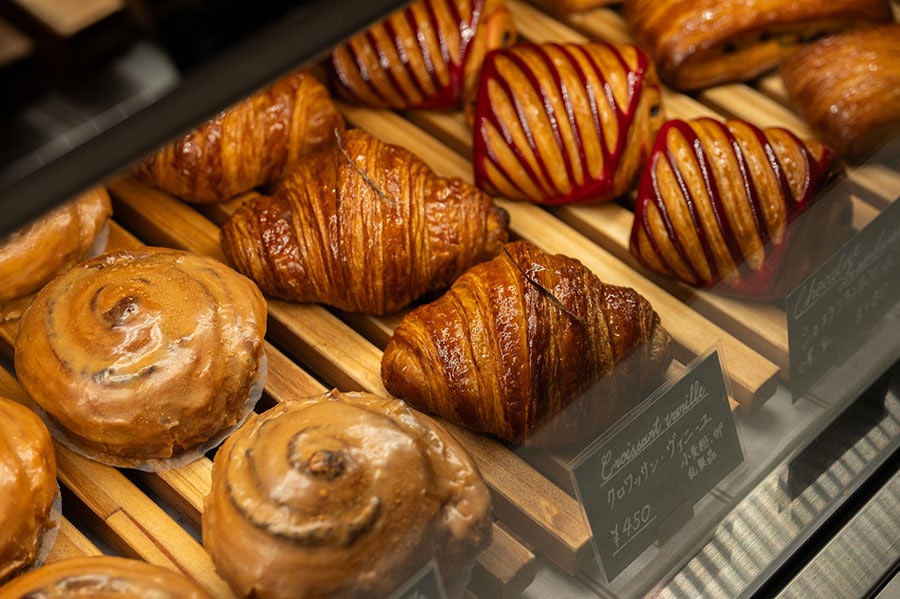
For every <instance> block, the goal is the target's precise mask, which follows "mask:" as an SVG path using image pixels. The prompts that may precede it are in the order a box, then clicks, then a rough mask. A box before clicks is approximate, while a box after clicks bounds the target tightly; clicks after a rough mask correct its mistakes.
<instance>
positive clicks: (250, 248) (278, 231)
mask: <svg viewBox="0 0 900 599" xmlns="http://www.w3.org/2000/svg"><path fill="white" fill-rule="evenodd" d="M508 224H509V217H508V214H507V213H506V211H505V210H503V209H502V208H499V207H497V206H495V205H494V203H493V201H492V200H491V198H490V197H489V196H488V195H487V194H485V193H483V192H481V191H480V190H479V189H477V188H476V187H474V186H473V185H471V184H469V183H466V182H465V181H463V180H461V179H459V178H455V177H454V178H445V177H441V176H439V175H437V174H436V173H435V172H434V171H432V170H431V168H430V167H429V166H428V165H426V164H425V163H424V162H423V161H422V160H420V159H419V158H418V157H416V156H415V155H414V154H413V153H412V152H410V151H408V150H406V149H405V148H402V147H400V146H395V145H392V144H387V143H384V142H382V141H380V140H379V139H377V138H375V137H373V136H371V135H369V134H368V133H365V132H363V131H361V130H359V129H351V130H350V131H347V132H346V134H345V135H344V136H343V137H342V139H341V141H340V143H339V144H337V145H336V146H335V147H333V148H331V149H329V150H326V151H322V152H319V153H316V154H314V155H311V156H309V157H307V159H305V160H304V161H302V162H301V163H300V164H299V165H298V166H297V168H295V169H294V170H293V171H292V172H291V174H290V176H289V177H287V178H286V179H285V180H284V181H283V182H282V183H281V184H280V185H279V186H278V188H277V189H276V190H275V192H274V193H273V194H272V195H271V196H260V197H259V198H257V199H255V200H252V201H250V202H247V203H245V204H243V205H242V206H241V207H239V208H238V209H237V210H236V211H235V212H234V213H233V214H232V216H231V218H230V219H229V220H228V221H227V222H226V223H225V225H224V226H223V227H222V231H221V243H222V249H223V250H224V251H225V254H226V255H227V256H228V258H229V259H230V260H231V262H232V264H234V265H235V267H236V268H237V270H239V271H240V272H242V273H244V274H246V275H247V276H249V277H250V278H252V279H253V280H254V281H256V282H257V284H259V286H260V287H261V288H262V290H263V291H264V292H265V293H267V294H268V295H270V296H272V297H276V298H281V299H287V300H292V301H297V302H314V303H323V304H327V305H330V306H334V307H336V308H339V309H341V310H345V311H348V312H361V313H369V314H386V313H389V312H394V311H396V310H399V309H400V308H403V307H405V306H407V305H409V304H410V303H411V302H412V301H414V300H416V299H418V298H419V297H421V296H423V295H425V294H427V293H430V292H436V291H439V290H443V289H445V288H446V287H448V286H449V285H450V283H451V282H453V279H455V278H456V277H457V276H459V275H460V274H462V273H463V271H465V269H466V268H468V267H469V266H471V265H472V264H475V263H477V262H480V261H483V260H487V259H490V258H492V257H493V256H494V255H496V253H497V252H498V251H499V249H500V246H502V245H503V243H504V242H506V240H507V237H508Z"/></svg>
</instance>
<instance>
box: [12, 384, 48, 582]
mask: <svg viewBox="0 0 900 599" xmlns="http://www.w3.org/2000/svg"><path fill="white" fill-rule="evenodd" d="M0 473H2V475H0V584H2V583H3V581H5V580H9V579H10V578H12V577H13V576H16V575H17V574H19V573H20V572H23V571H24V570H26V569H28V568H30V567H32V566H34V565H35V564H36V563H37V562H38V560H39V558H40V557H41V554H42V553H46V552H47V551H48V550H49V547H47V544H48V543H52V540H53V539H55V533H56V531H57V530H58V529H57V528H56V523H55V522H54V519H53V517H52V516H53V510H54V503H55V502H56V498H57V493H58V491H59V487H58V485H57V484H56V453H55V452H54V449H53V439H51V437H50V432H49V431H48V430H47V427H46V426H44V423H43V422H42V421H41V419H40V418H38V416H37V415H36V414H35V413H34V412H32V411H31V410H29V409H28V408H26V407H24V406H22V405H20V404H17V403H15V402H14V401H12V400H9V399H6V398H4V397H0ZM51 536H52V538H50V537H51ZM0 595H2V593H0Z"/></svg>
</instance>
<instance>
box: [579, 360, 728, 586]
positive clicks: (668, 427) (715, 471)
mask: <svg viewBox="0 0 900 599" xmlns="http://www.w3.org/2000/svg"><path fill="white" fill-rule="evenodd" d="M743 460H744V456H743V451H742V449H741V444H740V439H739V438H738V433H737V428H736V427H735V423H734V416H733V415H732V413H731V409H730V406H729V402H728V396H727V393H726V387H725V378H724V376H723V373H722V367H721V364H720V362H719V354H718V352H712V353H710V354H709V355H708V356H707V357H705V358H701V359H698V361H697V362H696V363H695V364H694V365H691V366H690V367H689V369H688V371H687V372H686V373H685V374H684V375H683V376H682V377H680V378H679V379H678V381H677V382H675V383H674V384H673V385H672V386H670V387H668V388H667V389H663V390H661V391H660V392H659V393H657V394H655V395H654V396H651V397H650V398H648V399H647V400H645V402H644V403H643V404H642V406H641V407H640V408H639V409H638V411H637V413H636V414H632V415H629V416H628V417H626V418H625V419H623V421H622V422H620V423H619V424H618V425H616V426H615V427H614V428H612V429H611V430H609V431H607V432H606V433H604V434H603V435H602V436H601V437H599V438H598V439H597V440H596V441H595V442H594V443H592V444H591V446H589V447H588V448H587V449H586V450H585V451H583V452H582V453H581V454H579V456H577V457H576V458H575V460H574V461H573V462H572V476H573V480H574V485H575V489H576V492H577V494H578V497H579V500H580V502H581V506H582V508H583V510H584V512H585V515H586V517H587V519H588V521H589V522H590V525H591V532H592V533H593V534H592V542H593V544H594V550H595V552H596V554H597V557H598V558H599V559H600V563H601V564H602V566H603V570H604V572H605V574H606V576H607V578H609V579H613V578H615V577H616V576H618V575H619V574H620V573H621V572H622V571H623V570H624V569H625V568H626V567H628V565H629V564H630V563H631V562H633V561H634V560H635V559H637V557H639V556H640V555H641V554H642V553H643V552H644V551H645V550H646V549H647V548H648V547H649V546H650V545H651V544H653V543H654V542H656V540H657V537H658V536H660V534H659V532H658V529H659V528H660V527H661V525H663V524H664V523H666V521H667V519H668V518H669V517H670V516H672V514H673V513H675V512H676V511H680V510H682V509H683V508H684V506H692V505H693V504H694V503H696V502H697V501H698V500H699V499H700V498H702V497H703V496H704V495H706V494H707V493H708V492H709V491H710V490H711V489H712V488H713V487H714V486H715V485H716V484H718V483H719V482H720V481H721V480H722V479H723V478H724V477H725V476H726V475H728V474H729V473H730V472H732V471H733V470H734V469H735V468H736V467H737V466H738V465H739V464H741V463H742V462H743Z"/></svg>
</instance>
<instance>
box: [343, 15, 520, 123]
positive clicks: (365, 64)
mask: <svg viewBox="0 0 900 599" xmlns="http://www.w3.org/2000/svg"><path fill="white" fill-rule="evenodd" d="M514 38H515V27H514V25H513V22H512V15H511V13H510V10H509V7H507V5H506V0H415V1H414V2H412V3H411V4H409V5H407V6H406V7H404V8H402V9H400V10H398V11H396V12H395V13H393V14H392V15H390V16H389V17H388V18H387V19H386V20H384V21H383V22H381V23H379V24H377V25H375V26H373V27H371V28H369V29H368V30H366V31H363V32H362V33H359V34H357V35H356V36H354V37H352V38H351V39H350V40H349V41H348V42H347V43H346V44H343V45H340V46H338V47H336V48H335V49H334V50H333V51H332V53H331V62H330V66H331V72H332V80H333V84H334V88H335V90H336V92H337V93H338V94H340V95H341V96H343V97H344V98H346V99H347V100H349V101H351V102H355V103H358V104H364V105H367V106H375V107H380V108H393V109H396V110H403V109H407V108H432V109H454V108H459V107H460V105H461V104H462V103H464V101H465V100H466V99H467V98H469V97H470V96H471V94H472V93H474V89H475V83H476V81H477V79H478V71H479V69H480V68H481V63H482V61H483V60H484V56H485V54H487V52H488V51H490V50H491V49H493V48H498V47H501V46H504V45H506V44H508V43H510V42H512V40H513V39H514Z"/></svg>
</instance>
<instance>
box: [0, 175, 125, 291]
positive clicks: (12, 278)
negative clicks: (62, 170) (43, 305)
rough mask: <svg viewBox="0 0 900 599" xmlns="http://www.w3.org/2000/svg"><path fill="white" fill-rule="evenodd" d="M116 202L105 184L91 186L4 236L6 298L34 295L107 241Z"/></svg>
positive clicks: (1, 275)
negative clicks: (108, 228) (106, 234)
mask: <svg viewBox="0 0 900 599" xmlns="http://www.w3.org/2000/svg"><path fill="white" fill-rule="evenodd" d="M111 215H112V204H111V202H110V199H109V193H107V191H106V188H105V187H96V188H93V189H90V190H88V191H86V192H84V193H83V194H81V195H80V196H78V197H76V198H75V199H73V200H72V201H70V202H67V203H66V204H63V205H62V206H60V207H58V208H56V209H55V210H53V211H51V212H49V213H47V214H46V215H44V216H43V217H41V218H39V219H37V220H36V221H34V222H32V223H30V224H29V225H26V226H25V227H22V228H21V229H18V230H16V231H14V232H13V233H12V234H10V235H9V236H8V237H6V238H5V239H3V240H2V241H0V280H2V281H3V285H0V303H5V302H9V301H10V300H13V299H15V298H19V297H22V296H25V295H28V294H31V293H33V292H35V291H37V290H38V289H40V288H41V287H42V286H43V285H45V284H46V283H47V282H48V281H49V280H50V279H52V278H53V277H54V276H56V275H57V274H59V273H61V272H63V271H64V270H66V269H69V268H71V267H72V266H74V265H75V264H77V263H79V262H81V261H82V260H84V259H85V258H87V257H88V256H89V255H91V253H97V252H96V251H93V250H95V249H97V248H96V246H97V245H100V246H101V247H100V248H99V251H103V249H105V246H106V236H105V235H102V233H103V232H104V231H106V230H107V228H106V225H107V223H108V222H109V218H110V216H111Z"/></svg>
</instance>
